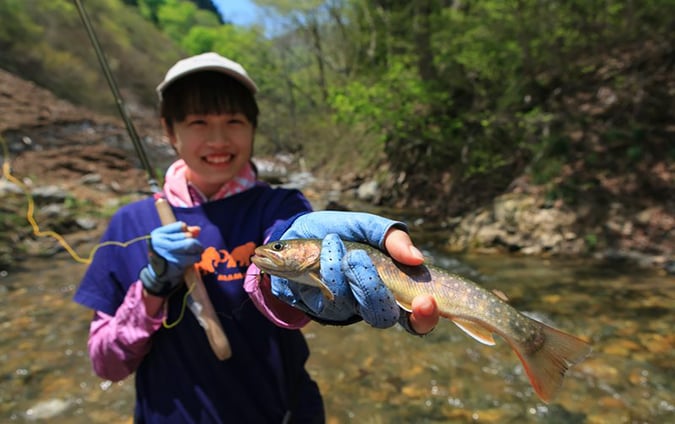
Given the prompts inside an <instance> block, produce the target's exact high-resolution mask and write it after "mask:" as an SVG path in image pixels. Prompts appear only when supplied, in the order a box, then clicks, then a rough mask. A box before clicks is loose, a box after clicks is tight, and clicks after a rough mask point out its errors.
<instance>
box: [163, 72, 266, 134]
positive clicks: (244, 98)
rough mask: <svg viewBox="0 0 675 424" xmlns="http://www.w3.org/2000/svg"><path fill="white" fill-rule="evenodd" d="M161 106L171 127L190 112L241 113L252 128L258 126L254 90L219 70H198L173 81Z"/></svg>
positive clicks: (167, 123)
mask: <svg viewBox="0 0 675 424" xmlns="http://www.w3.org/2000/svg"><path fill="white" fill-rule="evenodd" d="M159 109H160V116H161V117H162V118H163V119H164V120H165V121H166V125H167V128H168V129H169V130H171V129H172V128H173V124H174V122H181V121H184V120H185V118H186V117H187V116H188V115H190V114H198V115H202V114H203V115H208V114H219V113H242V114H243V115H244V116H246V118H247V119H248V120H249V121H250V122H251V124H252V125H253V128H256V127H257V126H258V114H259V110H258V103H257V102H256V100H255V97H254V95H253V93H252V92H251V90H249V89H248V88H246V86H245V85H243V84H242V83H240V82H239V81H237V80H236V79H234V78H232V77H230V76H228V75H226V74H224V73H222V72H217V71H202V72H195V73H193V74H188V75H186V76H184V77H182V78H180V79H178V80H176V81H174V82H172V83H171V84H170V85H169V86H168V87H166V88H165V89H164V91H163V92H162V101H161V103H160V108H159Z"/></svg>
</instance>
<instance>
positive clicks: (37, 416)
mask: <svg viewBox="0 0 675 424" xmlns="http://www.w3.org/2000/svg"><path fill="white" fill-rule="evenodd" d="M70 403H71V402H69V401H66V400H63V399H58V398H55V399H50V400H46V401H43V402H39V403H37V404H35V405H33V406H32V407H30V408H29V409H28V410H27V411H26V414H25V416H26V419H27V420H28V421H37V420H46V419H49V418H54V417H56V416H57V415H60V414H62V413H64V412H65V411H66V410H67V409H68V407H70Z"/></svg>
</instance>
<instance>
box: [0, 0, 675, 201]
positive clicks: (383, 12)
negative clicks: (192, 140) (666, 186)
mask: <svg viewBox="0 0 675 424" xmlns="http://www.w3.org/2000/svg"><path fill="white" fill-rule="evenodd" d="M255 3H256V4H258V5H259V6H261V7H263V8H264V10H265V11H266V12H268V14H267V18H269V20H270V21H271V22H272V24H273V31H271V30H267V31H265V29H264V28H260V27H255V26H253V27H248V28H242V27H238V26H234V25H229V24H228V25H222V24H221V20H220V18H219V17H218V16H216V15H215V14H214V10H215V9H214V7H213V3H212V2H209V1H188V0H126V1H120V0H99V1H97V2H87V7H88V9H89V12H90V15H91V16H92V19H93V21H94V26H95V28H96V29H97V31H98V33H99V37H100V39H101V42H102V44H103V47H104V49H105V50H106V53H107V57H108V58H109V60H110V63H111V66H112V68H113V72H114V73H115V75H116V76H118V80H120V81H118V82H120V83H121V85H122V86H123V87H125V88H128V89H130V90H132V91H133V92H134V93H139V94H138V97H140V98H141V99H142V100H143V101H144V102H145V103H148V104H149V103H151V102H153V103H154V93H153V87H154V86H155V85H156V83H157V81H158V80H159V79H160V78H161V76H162V75H163V73H164V72H165V71H166V69H167V68H168V66H170V65H171V64H172V63H174V62H175V60H176V59H178V58H179V57H182V56H185V55H187V54H196V53H201V52H205V51H217V52H219V53H221V54H223V55H225V56H228V57H231V58H233V59H235V60H237V61H239V62H240V63H242V64H243V65H244V66H245V67H246V69H247V70H248V72H249V73H250V74H251V76H252V77H253V79H254V80H255V81H256V83H257V84H258V86H259V88H260V93H259V96H258V98H259V101H260V104H261V109H262V112H263V116H262V120H261V124H260V127H259V128H258V134H257V141H256V143H257V145H256V147H257V150H258V151H260V152H262V151H265V152H275V151H279V150H291V151H294V152H302V154H304V155H305V156H306V157H311V161H312V162H313V164H321V165H326V164H327V163H330V161H331V160H335V158H340V159H342V158H350V159H347V160H348V161H349V160H353V157H354V155H356V156H358V157H359V158H360V159H363V160H365V161H373V162H375V161H382V160H383V158H385V159H386V161H387V162H388V164H389V168H388V169H391V170H392V171H394V172H397V175H407V176H411V175H415V174H417V175H419V174H425V175H430V176H431V175H438V174H441V173H443V174H445V173H450V174H451V176H452V178H451V179H452V180H453V181H455V182H460V183H461V182H463V181H466V180H467V179H469V178H472V177H475V176H485V177H486V178H485V180H486V181H489V180H490V178H489V177H491V176H492V175H493V173H495V172H497V171H498V170H500V169H505V168H511V169H527V170H528V171H529V172H531V173H532V177H533V180H534V181H535V182H537V183H540V184H547V183H551V182H554V183H553V184H554V185H555V184H558V183H555V181H559V179H557V178H558V177H559V176H560V174H561V173H562V172H563V170H564V169H565V168H566V166H567V165H568V164H570V163H583V164H584V166H587V167H591V168H593V169H604V168H608V169H610V168H612V167H614V168H620V167H621V166H634V165H635V164H637V163H639V162H640V161H644V160H647V159H649V158H653V157H657V156H659V155H660V153H659V152H667V154H669V155H670V157H673V156H674V155H675V150H673V148H672V147H670V146H669V145H668V144H666V143H665V141H664V137H663V134H664V133H665V131H664V125H665V124H663V122H667V121H668V120H669V119H670V116H669V115H668V112H664V109H667V108H664V107H661V106H660V105H663V104H666V103H667V102H668V94H667V90H665V89H661V90H659V84H661V86H666V85H663V81H660V82H658V83H657V84H654V86H651V87H648V86H643V84H642V80H640V81H636V80H635V79H634V78H630V77H629V76H627V75H626V73H627V70H628V69H629V68H630V66H631V61H630V58H625V57H623V56H621V55H618V56H613V55H612V54H610V53H609V52H610V51H612V49H614V48H615V47H616V46H618V45H622V46H630V45H635V46H638V47H637V48H636V50H638V51H640V50H641V49H643V48H644V47H645V46H648V45H650V44H651V45H659V43H661V44H663V45H667V44H668V43H670V38H671V37H672V36H671V35H670V32H671V30H672V18H671V16H673V14H674V13H675V6H674V4H673V2H672V1H670V0H669V1H663V0H648V1H643V2H625V1H620V0H607V1H603V2H599V1H585V0H571V1H567V2H555V1H541V0H519V1H517V2H508V1H501V0H481V1H475V2H439V1H427V2H423V1H415V2H405V1H388V2H383V1H374V0H342V1H340V0H337V1H331V2H324V1H319V0H306V1H301V2H297V1H296V2H293V1H288V0H257V1H256V2H255ZM0 19H1V20H2V22H3V25H1V26H0V48H2V51H3V52H7V54H2V55H0V65H1V66H3V67H4V68H7V69H10V70H18V69H21V70H23V72H22V73H23V74H24V75H26V76H27V77H29V78H30V79H33V80H34V81H36V82H38V83H40V84H42V85H45V86H47V87H50V88H52V90H53V91H55V92H56V93H57V94H58V95H62V96H64V97H66V98H67V99H72V100H77V101H78V102H79V103H86V104H90V105H95V107H97V108H99V109H100V108H102V107H104V106H103V105H108V106H109V107H112V102H111V99H110V98H109V97H108V96H101V95H100V93H101V87H105V82H104V80H103V77H102V74H101V72H100V69H99V67H98V64H97V62H96V58H95V56H94V54H93V51H92V50H91V49H90V48H89V45H88V43H87V42H84V43H83V42H82V40H84V38H85V37H86V35H85V33H84V30H83V27H82V24H81V22H80V21H79V18H78V16H77V13H76V11H75V8H74V7H73V4H72V2H71V1H69V0H53V1H49V2H44V1H41V0H24V1H19V0H5V1H3V2H1V3H0ZM272 33H273V34H274V35H271V34H272ZM73 40H78V42H77V43H75V42H73ZM662 50H663V51H668V50H667V49H662ZM645 60H646V59H645ZM645 60H643V61H642V62H640V64H639V65H636V66H643V65H642V64H643V63H644V62H645ZM664 66H665V67H666V69H664V73H667V71H668V70H669V69H668V66H670V67H671V68H672V64H671V65H664ZM670 70H672V69H670ZM645 72H646V73H648V72H647V71H645ZM72 75H76V77H72ZM665 82H666V84H667V82H668V81H665ZM601 85H602V86H603V87H605V88H607V89H608V90H610V91H612V92H615V93H621V92H629V93H634V95H633V98H632V99H629V100H626V99H622V98H621V97H620V96H619V97H618V98H617V99H616V100H615V101H616V105H614V106H612V105H611V104H606V105H603V104H602V101H600V100H599V99H598V96H597V89H598V87H599V86H601ZM589 87H590V88H589ZM644 93H647V94H644ZM638 94H639V96H642V97H640V98H639V99H638V97H639V96H638ZM628 97H630V95H629V96H628ZM643 98H644V99H649V100H641V99H643ZM589 111H594V112H593V113H590V112H589ZM572 134H576V136H574V137H573V136H572ZM337 144H339V146H337ZM343 146H346V148H345V149H344V150H343V149H342V147H343ZM349 146H351V147H349ZM612 155H613V156H612ZM614 159H618V160H620V164H619V165H616V164H612V161H613V160H614ZM524 161H526V162H527V163H525V164H523V162H524ZM347 163H349V162H347ZM577 183H578V184H579V186H581V185H583V184H584V182H583V181H578V182H574V183H569V182H565V184H566V185H564V186H563V185H561V184H559V186H557V187H551V193H552V194H553V196H557V198H562V197H566V198H574V197H575V195H574V193H573V190H572V187H573V185H574V184H577Z"/></svg>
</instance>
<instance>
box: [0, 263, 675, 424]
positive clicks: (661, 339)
mask: <svg viewBox="0 0 675 424" xmlns="http://www.w3.org/2000/svg"><path fill="white" fill-rule="evenodd" d="M427 254H428V255H429V256H430V257H432V258H433V261H434V262H435V263H436V264H437V265H440V266H443V267H445V268H447V269H449V270H452V271H456V272H460V273H463V274H466V275H468V276H469V277H471V278H474V279H476V280H478V281H480V282H481V283H482V284H483V285H484V286H486V287H489V288H494V289H499V290H501V291H502V292H504V293H506V294H507V295H508V296H509V298H510V302H511V304H512V305H513V306H515V307H516V308H517V309H519V310H521V311H525V312H528V313H530V314H532V315H533V316H535V317H536V318H538V319H540V320H542V321H545V322H549V323H551V324H553V325H554V326H556V327H558V328H560V329H563V330H565V331H567V332H570V333H573V334H576V335H577V336H579V337H582V338H584V339H587V340H588V341H590V342H591V343H592V344H593V346H594V351H593V353H592V355H591V356H590V357H589V358H588V359H587V360H586V361H585V362H583V363H581V364H580V365H578V366H576V367H574V368H572V370H571V371H570V373H569V374H568V378H567V379H566V380H565V383H564V385H563V388H562V390H561V392H560V395H559V396H558V398H557V399H556V400H555V401H554V402H552V403H550V404H548V405H546V404H544V403H542V402H541V401H539V400H538V399H537V397H536V395H534V393H533V391H532V389H531V388H530V386H529V383H528V382H527V378H526V377H525V375H524V372H523V368H522V366H521V365H520V363H519V361H518V359H517V358H516V355H515V354H514V353H513V352H512V351H511V350H510V349H509V347H508V346H507V345H506V343H504V342H503V340H501V339H497V345H496V346H493V347H488V346H483V345H481V344H479V343H477V342H475V341H474V340H473V339H471V338H469V337H468V336H466V335H465V334H464V333H462V332H461V331H459V330H458V329H457V328H456V327H455V326H454V325H453V324H452V323H451V322H449V321H446V320H442V321H441V322H440V323H439V325H438V326H437V328H436V329H435V330H434V332H433V333H432V334H431V335H428V336H426V337H422V338H420V337H414V336H410V335H408V334H407V333H405V332H404V331H402V330H400V329H398V328H393V329H388V330H376V329H373V328H370V327H368V326H366V325H365V324H363V323H360V324H356V325H353V326H349V327H341V328H337V327H324V326H320V325H316V324H310V325H309V326H307V327H306V328H305V330H304V331H305V334H306V337H307V339H308V341H309V343H310V347H311V349H312V356H311V358H310V361H309V364H308V367H309V369H310V371H311V373H312V375H313V376H314V377H315V379H316V380H317V381H318V383H319V385H320V386H321V389H322V391H323V393H324V397H325V404H326V410H327V414H328V422H329V423H343V422H354V423H390V422H411V423H443V422H446V423H453V422H459V423H463V422H487V423H523V422H532V423H539V422H541V423H666V422H675V396H674V393H675V372H674V369H675V367H674V364H675V352H674V350H673V347H674V344H675V343H674V342H675V336H674V335H673V330H672V329H673V327H674V325H675V314H674V313H673V312H675V281H674V279H673V278H672V276H671V277H668V276H665V275H660V274H659V273H657V272H651V271H644V270H638V269H635V268H634V267H631V266H616V265H606V264H604V265H603V264H599V263H589V262H583V261H561V260H547V259H537V258H514V257H504V256H465V257H461V258H455V257H453V256H450V255H446V254H444V253H442V252H439V251H431V252H427ZM458 259H459V260H458ZM26 268H27V269H26V270H19V271H14V272H11V273H5V274H2V275H0V323H2V324H1V325H2V331H1V332H0V347H1V348H0V422H26V421H38V422H50V423H117V422H122V423H129V422H131V414H132V410H133V403H134V394H133V379H131V378H130V379H127V380H125V381H123V382H121V383H111V382H108V381H102V380H100V379H99V378H97V377H95V376H94V375H93V374H92V372H91V369H90V365H89V360H88V358H87V353H86V337H87V329H88V323H89V319H90V317H91V312H90V311H88V310H85V309H84V308H81V307H79V306H77V305H75V304H74V303H73V302H72V301H71V298H72V295H73V292H74V290H75V287H76V285H77V282H78V280H79V278H80V276H81V275H82V273H83V272H84V266H83V265H79V264H76V263H74V262H73V261H72V260H70V259H69V258H66V257H65V256H64V257H58V258H48V259H41V258H33V260H31V262H30V264H28V263H26Z"/></svg>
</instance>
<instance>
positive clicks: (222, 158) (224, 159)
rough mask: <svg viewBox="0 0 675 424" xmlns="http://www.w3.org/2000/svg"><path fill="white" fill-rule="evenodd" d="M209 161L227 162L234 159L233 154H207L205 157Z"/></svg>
mask: <svg viewBox="0 0 675 424" xmlns="http://www.w3.org/2000/svg"><path fill="white" fill-rule="evenodd" d="M204 160H206V161H207V162H209V163H226V162H229V161H230V160H232V155H227V156H206V157H205V158H204Z"/></svg>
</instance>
